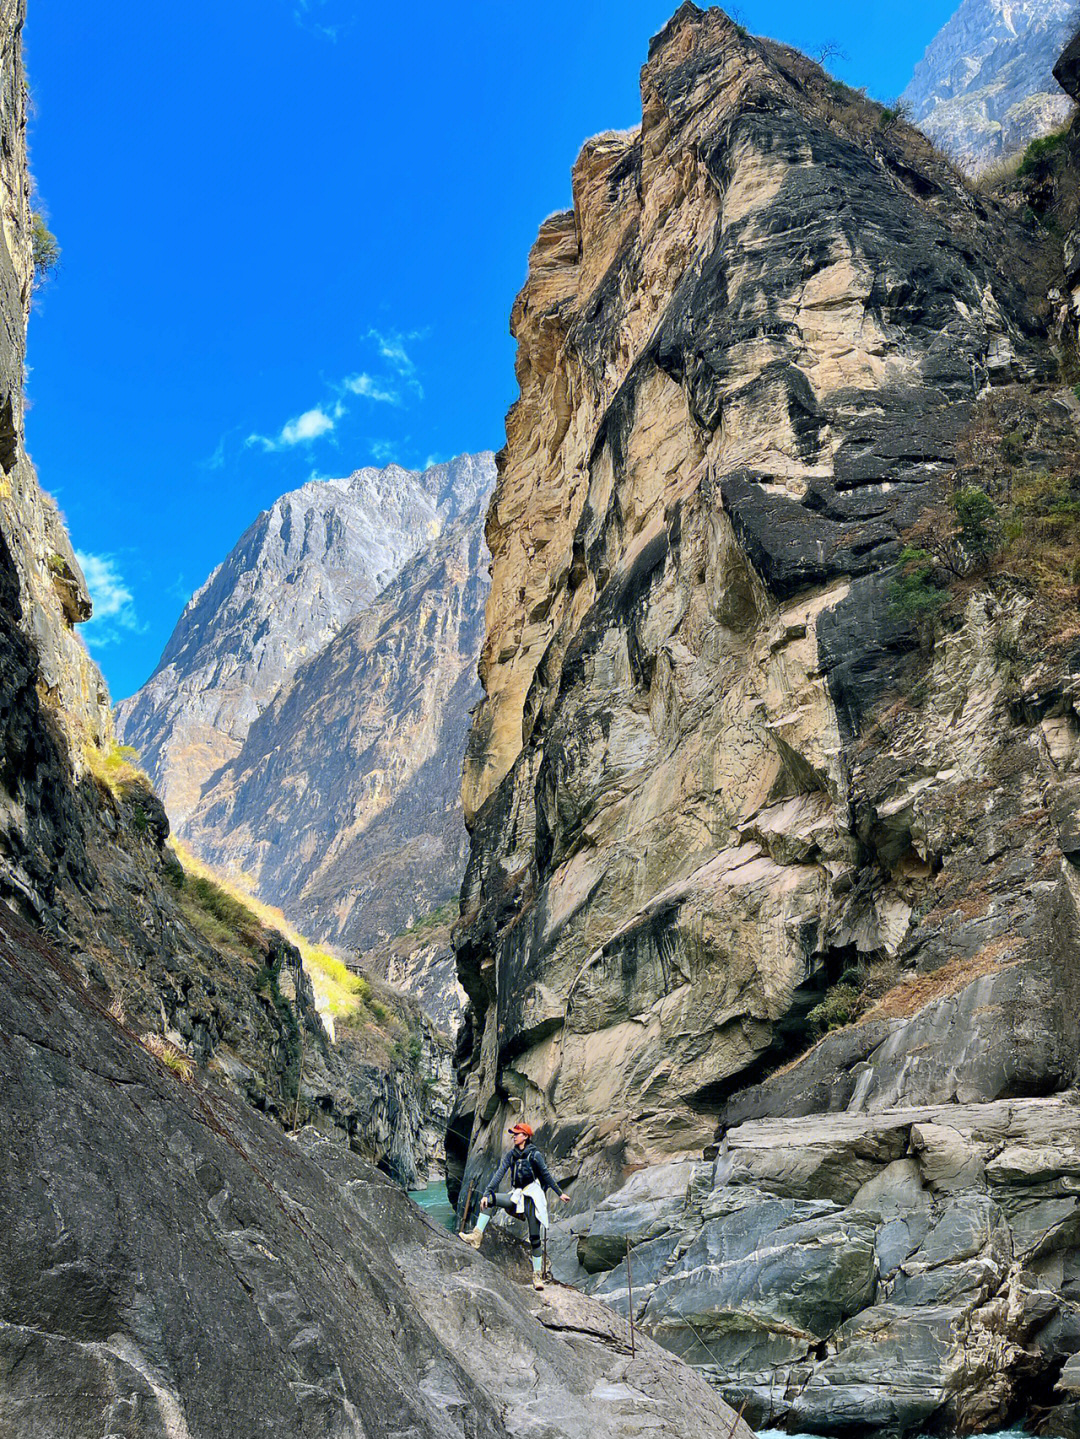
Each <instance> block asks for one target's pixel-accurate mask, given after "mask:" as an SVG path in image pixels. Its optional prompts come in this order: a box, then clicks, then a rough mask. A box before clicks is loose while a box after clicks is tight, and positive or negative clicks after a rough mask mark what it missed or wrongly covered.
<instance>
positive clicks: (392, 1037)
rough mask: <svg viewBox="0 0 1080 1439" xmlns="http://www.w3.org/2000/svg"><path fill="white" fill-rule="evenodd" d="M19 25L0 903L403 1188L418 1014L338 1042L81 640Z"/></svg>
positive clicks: (172, 1055) (10, 252)
mask: <svg viewBox="0 0 1080 1439" xmlns="http://www.w3.org/2000/svg"><path fill="white" fill-rule="evenodd" d="M22 14H23V11H22V7H21V6H20V5H16V4H5V5H3V6H0V215H2V217H3V244H2V245H0V320H2V324H0V390H2V394H0V432H2V433H3V434H6V439H3V442H2V443H0V469H2V472H3V473H2V476H0V900H2V901H3V904H4V906H6V909H7V910H10V911H13V912H14V913H16V914H17V915H19V916H21V917H22V918H23V920H25V921H26V922H27V923H28V924H29V925H30V926H31V927H32V928H33V929H35V930H37V931H39V932H41V933H44V934H47V935H48V936H49V937H50V938H51V940H52V941H53V942H54V943H55V944H57V945H58V946H60V948H61V949H62V950H63V952H64V953H65V954H66V955H67V957H68V961H69V963H70V964H71V965H72V967H73V969H74V970H75V971H76V972H77V973H78V975H79V976H80V977H81V979H82V981H83V983H84V984H85V985H86V986H87V989H88V992H89V994H91V995H92V996H93V999H94V1001H95V1002H96V1003H97V1004H99V1005H101V1006H103V1007H106V1008H110V1009H111V1010H112V1012H113V1013H114V1014H115V1015H116V1016H117V1017H122V1018H123V1022H124V1023H125V1024H126V1025H127V1027H128V1029H129V1031H130V1033H131V1034H132V1035H134V1036H137V1037H138V1038H139V1039H140V1040H142V1041H145V1042H146V1043H147V1044H149V1045H151V1046H153V1047H154V1048H155V1049H156V1050H157V1051H159V1052H160V1053H162V1054H163V1055H165V1056H166V1057H167V1059H168V1061H169V1062H170V1063H172V1064H174V1065H175V1066H176V1067H177V1068H178V1069H179V1070H180V1071H181V1072H184V1073H187V1072H189V1071H194V1070H198V1071H205V1072H207V1073H211V1072H212V1073H216V1074H217V1076H218V1077H219V1079H220V1080H221V1081H222V1082H224V1083H226V1084H229V1085H231V1086H232V1087H233V1088H235V1089H236V1091H237V1092H239V1093H240V1094H242V1095H244V1096H245V1097H246V1098H247V1099H248V1100H250V1101H251V1102H252V1103H253V1104H254V1105H256V1106H258V1107H259V1108H261V1109H264V1110H265V1111H267V1112H268V1113H270V1114H272V1115H273V1116H275V1117H276V1118H277V1119H278V1120H279V1121H280V1122H282V1123H283V1124H286V1125H289V1126H294V1125H296V1124H298V1123H301V1122H303V1120H304V1119H305V1118H315V1119H317V1120H318V1122H320V1123H322V1124H325V1125H327V1126H329V1127H336V1128H338V1129H340V1130H341V1131H343V1132H344V1133H345V1134H347V1135H348V1136H349V1138H350V1140H351V1142H352V1143H353V1144H354V1145H355V1146H356V1147H357V1149H359V1150H360V1151H361V1152H362V1153H364V1154H365V1155H367V1156H369V1157H370V1158H371V1159H372V1160H375V1161H378V1162H379V1163H381V1164H383V1166H384V1167H385V1168H386V1169H387V1170H389V1171H391V1172H393V1173H394V1174H395V1175H396V1176H397V1177H399V1178H400V1179H402V1180H404V1181H406V1182H409V1181H412V1180H414V1179H415V1178H416V1177H417V1175H418V1174H421V1173H423V1172H424V1170H425V1169H426V1167H427V1163H428V1160H429V1152H428V1150H429V1146H428V1143H427V1139H426V1131H427V1116H426V1113H425V1107H426V1090H425V1085H424V1077H423V1075H422V1074H421V1073H420V1072H418V1070H417V1067H416V1066H415V1065H414V1064H413V1063H412V1062H411V1048H412V1045H411V1040H410V1015H411V1012H410V1013H409V1014H402V1015H401V1016H400V1017H399V1016H395V1015H393V1014H391V1013H390V1012H389V1011H388V1010H385V1009H384V1011H383V1014H384V1019H385V1022H382V1021H380V1020H379V1018H378V1016H376V1015H375V1014H373V1013H371V1012H370V1011H365V1010H364V1009H363V1008H362V1007H355V1006H354V1011H355V1013H354V1017H355V1021H356V1022H355V1024H354V1025H353V1026H352V1028H351V1030H350V1031H349V1033H348V1034H347V1035H346V1036H343V1039H342V1042H341V1043H339V1044H337V1045H335V1044H333V1043H331V1041H330V1037H329V1035H328V1033H327V1030H326V1027H325V1025H324V1023H323V1020H322V1017H321V1015H320V1012H319V1003H318V1000H317V997H316V995H315V993H314V990H313V987H312V983H311V978H310V975H309V974H308V973H307V971H306V970H305V967H304V965H303V963H302V961H301V956H300V953H299V952H298V950H297V949H296V948H295V947H294V946H293V945H292V944H290V943H288V942H286V941H285V940H284V939H283V938H282V937H281V935H280V934H278V933H276V932H275V931H274V929H273V928H272V927H269V926H266V925H264V924H262V923H260V921H259V920H258V918H257V917H256V916H255V915H253V914H252V913H250V912H249V911H247V910H246V909H245V908H244V907H243V906H242V905H240V904H237V903H236V902H235V900H233V899H232V898H231V897H230V896H228V895H226V894H224V893H223V892H222V891H221V890H220V889H219V888H218V887H217V886H216V885H215V884H214V883H213V882H212V881H210V880H208V879H206V878H205V877H201V876H199V875H197V874H194V873H192V872H190V871H187V870H185V869H184V868H183V867H182V865H181V864H180V863H179V862H178V860H177V858H176V856H175V854H174V853H173V851H172V850H171V849H170V847H169V846H168V844H167V840H168V836H169V821H168V818H167V816H166V814H165V811H164V809H163V807H162V804H161V801H160V800H159V799H158V797H157V795H156V794H155V793H154V791H153V789H152V787H151V785H150V784H149V782H148V780H147V778H146V776H145V775H143V774H141V773H140V772H139V771H137V770H136V769H134V768H133V767H132V766H131V765H130V764H129V763H128V762H127V761H126V760H125V758H124V756H123V754H122V752H121V751H120V750H119V749H118V747H117V744H116V741H115V737H114V733H113V728H112V721H111V716H110V705H109V697H108V693H107V690H106V687H105V684H104V681H103V680H102V677H101V675H100V673H99V672H98V670H97V668H96V666H95V665H94V664H93V663H92V661H91V660H90V658H89V657H88V655H87V653H86V650H85V648H84V647H83V645H82V643H81V641H80V639H79V638H78V636H77V633H76V630H75V626H76V625H77V624H78V622H79V621H80V620H84V619H86V618H88V616H89V614H90V600H89V597H88V595H87V593H86V590H85V585H84V583H83V579H82V577H81V575H80V573H79V569H78V565H77V563H76V561H75V558H74V555H73V553H72V549H71V545H70V542H69V540H68V538H67V535H66V533H65V531H64V528H63V525H62V523H61V521H60V518H59V516H58V514H57V511H56V508H55V506H54V505H53V504H52V502H51V500H49V498H48V497H47V496H46V495H45V494H44V493H43V492H42V490H41V488H40V486H39V484H38V480H37V476H36V474H35V471H34V468H33V466H32V465H31V464H30V461H29V459H28V458H27V456H26V453H25V448H24V441H23V408H22V389H23V368H24V357H25V340H26V320H27V315H28V312H29V303H30V296H31V286H32V250H31V220H30V213H29V206H28V194H29V181H28V177H27V172H26V147H25V106H26V86H25V80H24V77H23V72H22V60H21V42H20V36H21V25H22ZM4 416H6V419H5V418H4ZM5 427H6V429H5ZM349 1002H350V1003H351V1001H349ZM416 1024H417V1026H418V1025H419V1020H418V1017H417V1019H416ZM414 1027H415V1026H414ZM346 1028H348V1026H346Z"/></svg>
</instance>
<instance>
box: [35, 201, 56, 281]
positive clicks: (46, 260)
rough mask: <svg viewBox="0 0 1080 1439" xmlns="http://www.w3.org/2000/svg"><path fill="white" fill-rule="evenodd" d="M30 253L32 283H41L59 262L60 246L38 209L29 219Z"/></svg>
mask: <svg viewBox="0 0 1080 1439" xmlns="http://www.w3.org/2000/svg"><path fill="white" fill-rule="evenodd" d="M30 254H31V259H32V261H33V265H34V284H35V286H38V285H43V284H44V283H45V281H46V280H47V279H48V278H49V276H50V275H51V274H52V273H53V271H54V270H55V269H56V267H57V266H58V265H59V263H60V246H59V244H58V243H57V239H56V236H55V235H54V234H53V232H52V231H51V230H50V229H49V227H48V225H46V223H45V216H44V215H43V214H42V213H41V212H40V210H35V211H34V214H33V218H32V221H31V231H30Z"/></svg>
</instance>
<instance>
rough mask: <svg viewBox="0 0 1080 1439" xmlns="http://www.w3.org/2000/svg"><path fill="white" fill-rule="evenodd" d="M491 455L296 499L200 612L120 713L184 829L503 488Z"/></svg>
mask: <svg viewBox="0 0 1080 1439" xmlns="http://www.w3.org/2000/svg"><path fill="white" fill-rule="evenodd" d="M494 472H495V470H494V457H493V456H492V455H491V453H490V452H485V453H482V454H477V455H461V456H459V457H458V458H456V459H454V460H451V461H449V462H448V463H446V464H440V465H434V466H432V467H430V468H429V469H427V470H424V471H423V472H418V471H414V470H404V469H402V468H400V467H399V466H397V465H391V466H389V467H388V468H386V469H381V470H379V469H362V470H357V471H355V473H353V474H352V475H350V476H349V477H348V478H347V479H342V480H317V481H311V482H309V483H308V484H306V485H302V486H301V487H300V488H299V489H298V490H293V491H291V492H290V493H288V494H286V495H283V496H282V497H281V499H279V500H278V501H277V502H276V503H275V504H274V505H272V506H271V507H270V509H268V510H264V511H263V513H262V514H260V515H259V517H258V519H256V520H255V522H254V524H252V525H251V527H250V528H249V529H248V530H247V531H246V532H245V533H244V534H243V535H242V536H241V538H240V540H239V541H238V543H237V544H236V546H235V548H234V549H233V550H232V552H231V553H230V554H229V556H228V557H227V558H226V559H225V561H224V562H223V563H222V564H220V565H219V566H218V567H217V569H216V570H214V572H213V573H212V574H211V575H210V577H209V579H208V580H207V581H206V583H205V584H204V585H203V586H202V588H201V589H200V590H199V591H198V592H197V593H196V594H194V595H193V596H192V598H191V600H190V601H189V602H188V604H187V606H186V608H185V609H184V612H183V614H182V615H181V617H180V620H179V623H178V624H177V626H176V629H175V631H174V632H173V635H172V637H171V639H170V640H169V643H168V644H167V645H166V647H165V651H164V653H163V655H162V657H161V660H160V662H159V664H158V667H157V669H156V670H155V672H154V674H153V675H152V676H151V678H150V679H149V680H148V681H147V683H146V684H145V685H144V686H143V687H142V689H140V690H139V691H138V692H137V693H136V694H134V695H132V697H131V698H130V699H127V700H124V701H123V703H122V704H121V705H120V706H119V707H118V710H117V732H118V734H119V736H120V738H121V740H122V741H123V742H124V743H125V744H130V745H134V746H135V748H136V749H137V750H138V751H139V752H140V755H141V756H142V763H143V764H144V766H145V767H146V769H147V770H148V772H149V773H150V774H151V775H152V777H153V778H154V780H155V782H156V784H157V785H158V787H159V789H160V791H161V794H162V796H163V798H164V800H165V803H166V806H167V808H168V810H169V814H170V816H171V817H172V820H173V823H174V824H175V825H176V826H177V828H179V829H180V830H181V831H183V830H184V828H185V825H186V821H187V820H188V817H189V816H190V814H191V812H192V810H193V809H194V808H195V806H196V804H197V802H198V799H199V794H200V791H201V789H202V786H203V784H204V783H205V782H206V780H207V779H208V778H209V777H210V775H212V774H213V773H214V771H215V770H217V769H218V768H220V766H221V765H223V764H224V763H225V762H226V761H228V760H230V759H232V758H234V756H235V755H236V754H237V753H238V751H239V750H240V747H241V745H242V744H243V742H244V739H245V737H246V735H247V732H248V727H249V726H250V725H251V723H252V721H253V720H254V719H256V718H257V716H258V715H260V714H261V713H262V712H263V710H264V709H265V708H266V706H267V705H268V704H269V703H270V701H271V700H272V699H273V697H274V695H275V694H276V693H277V691H278V690H279V689H280V687H281V686H282V684H284V683H285V682H286V681H287V680H288V679H289V678H290V677H291V675H292V674H293V672H294V671H295V669H296V667H297V666H298V665H299V664H300V663H301V662H302V661H303V660H304V659H306V658H308V657H310V656H312V655H314V654H317V653H318V651H319V650H321V649H322V647H323V646H324V645H325V644H326V643H327V641H328V640H330V639H331V638H332V637H333V636H334V635H336V634H337V633H338V631H339V630H340V629H341V627H342V625H344V624H345V623H346V622H347V621H348V620H349V619H351V618H352V616H353V615H355V614H357V613H358V612H359V611H360V610H362V609H363V608H364V607H365V606H366V605H368V604H370V602H371V601H372V600H373V599H374V598H375V596H376V595H377V594H378V593H379V591H380V590H382V589H383V587H384V586H385V585H386V584H387V583H388V581H389V580H391V579H392V578H393V577H394V575H396V574H397V572H398V571H399V570H400V569H401V567H402V565H403V564H405V562H406V561H407V560H408V559H410V558H411V557H412V556H413V555H415V554H416V553H417V552H418V551H419V550H421V549H422V548H423V547H424V546H425V545H427V544H429V543H430V542H431V541H432V540H433V539H435V538H436V537H437V536H438V535H439V533H440V532H441V530H442V529H443V527H444V525H445V524H447V523H448V522H449V521H451V520H453V519H454V518H456V517H457V516H458V515H460V514H462V513H464V512H465V511H466V510H468V509H469V508H470V506H472V505H474V503H475V501H476V499H477V497H478V496H479V495H480V494H481V493H486V492H487V490H488V489H489V488H490V486H491V483H492V481H493V479H494Z"/></svg>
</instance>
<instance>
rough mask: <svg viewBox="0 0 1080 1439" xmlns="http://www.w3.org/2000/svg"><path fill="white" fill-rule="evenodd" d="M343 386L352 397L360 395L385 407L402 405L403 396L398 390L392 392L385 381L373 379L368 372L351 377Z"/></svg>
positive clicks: (343, 381) (345, 380) (344, 381)
mask: <svg viewBox="0 0 1080 1439" xmlns="http://www.w3.org/2000/svg"><path fill="white" fill-rule="evenodd" d="M341 384H342V387H343V388H344V389H346V390H348V392H349V394H350V395H360V396H362V397H363V398H364V399H365V400H377V401H379V402H380V403H381V404H385V405H400V404H401V396H400V395H399V394H398V392H397V390H392V389H391V388H390V387H389V385H388V384H386V382H385V381H383V380H376V379H373V378H372V376H371V375H369V374H367V373H366V371H361V373H360V374H359V375H349V376H348V377H347V378H346V379H344V380H342V382H341Z"/></svg>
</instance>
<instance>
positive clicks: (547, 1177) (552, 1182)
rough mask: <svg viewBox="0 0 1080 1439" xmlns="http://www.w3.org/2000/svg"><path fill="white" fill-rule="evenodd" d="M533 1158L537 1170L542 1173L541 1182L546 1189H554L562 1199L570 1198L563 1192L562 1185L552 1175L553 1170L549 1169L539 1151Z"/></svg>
mask: <svg viewBox="0 0 1080 1439" xmlns="http://www.w3.org/2000/svg"><path fill="white" fill-rule="evenodd" d="M533 1158H534V1161H535V1164H536V1168H537V1170H538V1171H539V1173H540V1182H541V1183H542V1184H543V1186H544V1188H545V1189H554V1191H555V1193H556V1194H557V1195H558V1196H559V1198H560V1199H566V1198H568V1195H567V1194H566V1193H565V1191H564V1190H563V1187H562V1185H561V1184H560V1183H559V1181H558V1180H557V1179H556V1178H555V1176H554V1175H553V1174H552V1172H551V1170H550V1169H549V1168H548V1167H547V1163H546V1162H545V1160H544V1156H543V1155H542V1154H541V1153H540V1152H539V1150H538V1151H537V1152H536V1154H535V1155H534V1156H533Z"/></svg>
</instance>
